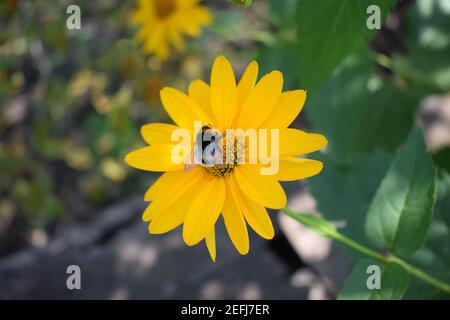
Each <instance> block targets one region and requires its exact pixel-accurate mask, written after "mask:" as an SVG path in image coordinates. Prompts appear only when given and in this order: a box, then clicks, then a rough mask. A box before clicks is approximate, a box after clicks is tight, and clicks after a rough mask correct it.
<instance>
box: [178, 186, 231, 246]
mask: <svg viewBox="0 0 450 320" xmlns="http://www.w3.org/2000/svg"><path fill="white" fill-rule="evenodd" d="M203 180H204V181H202V185H201V187H200V188H199V192H198V194H197V196H196V197H195V198H194V199H193V200H192V204H191V206H190V208H189V210H188V212H187V214H186V220H185V222H184V225H183V239H184V241H185V242H186V244H187V245H189V246H192V245H195V244H197V243H198V242H200V241H201V240H202V239H204V238H205V237H206V235H207V233H208V232H210V231H211V229H212V227H213V225H214V224H215V223H216V221H217V218H218V217H219V214H220V212H221V211H222V208H223V202H224V200H225V184H224V182H223V179H217V178H211V177H206V178H204V179H203Z"/></svg>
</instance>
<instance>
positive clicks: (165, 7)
mask: <svg viewBox="0 0 450 320" xmlns="http://www.w3.org/2000/svg"><path fill="white" fill-rule="evenodd" d="M153 3H154V6H155V10H156V14H157V15H158V17H159V18H165V17H167V16H169V15H170V14H171V13H172V12H173V11H174V10H175V0H153Z"/></svg>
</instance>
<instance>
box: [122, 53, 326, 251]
mask: <svg viewBox="0 0 450 320" xmlns="http://www.w3.org/2000/svg"><path fill="white" fill-rule="evenodd" d="M257 76H258V64H257V63H256V62H255V61H253V62H251V63H250V64H249V65H248V67H247V69H246V71H245V73H244V74H243V76H242V78H241V79H240V81H239V83H238V84H237V85H236V80H235V76H234V72H233V69H232V67H231V65H230V63H229V62H228V61H227V59H226V58H225V57H223V56H219V57H218V58H216V60H215V62H214V65H213V68H212V72H211V85H210V86H209V85H208V84H206V83H205V82H203V81H201V80H196V81H193V82H192V83H191V84H190V85H189V90H188V91H189V92H188V95H186V94H184V93H182V92H180V91H178V90H176V89H172V88H164V89H162V90H161V100H162V103H163V105H164V108H165V110H166V111H167V113H168V114H169V116H170V117H171V118H172V120H173V121H174V122H175V125H172V124H165V123H153V124H147V125H144V126H143V127H142V129H141V133H142V136H143V138H144V140H145V141H146V142H147V143H148V144H149V146H147V147H144V148H141V149H138V150H136V151H133V152H130V153H129V154H127V156H126V157H125V161H126V162H127V163H128V164H129V165H130V166H133V167H135V168H137V169H141V170H147V171H158V172H165V173H164V174H163V175H162V176H161V177H160V178H159V179H158V180H157V181H156V182H155V183H154V184H153V185H152V186H151V187H150V188H149V189H148V191H147V192H146V194H145V197H144V199H145V200H146V201H149V202H150V204H149V206H148V207H147V209H146V210H145V211H144V213H143V220H144V221H145V222H150V224H149V232H150V233H153V234H160V233H165V232H168V231H170V230H172V229H174V228H176V227H178V226H180V225H183V239H184V241H185V242H186V244H187V245H189V246H192V245H195V244H197V243H199V242H201V241H202V240H205V241H206V245H207V247H208V250H209V252H210V255H211V258H212V259H213V260H215V257H216V247H215V223H216V221H217V219H218V218H219V216H220V215H222V217H223V219H224V222H225V227H226V229H227V231H228V234H229V236H230V238H231V241H232V242H233V244H234V246H235V247H236V249H237V250H238V251H239V253H241V254H247V253H248V251H249V237H248V232H247V223H248V225H250V227H251V228H253V230H255V231H256V232H257V233H258V234H259V235H260V236H261V237H263V238H265V239H271V238H272V237H273V236H274V228H273V226H272V222H271V220H270V218H269V216H268V214H267V211H266V208H272V209H281V208H283V207H285V205H286V195H285V193H284V190H283V188H282V187H281V185H280V183H279V181H293V180H299V179H304V178H308V177H311V176H313V175H316V174H318V173H319V172H320V171H321V170H322V167H323V165H322V163H321V162H320V161H316V160H311V159H306V158H300V157H298V156H300V155H304V154H308V153H311V152H314V151H317V150H319V149H321V148H322V147H324V146H325V145H326V143H327V140H326V139H325V137H324V136H322V135H319V134H312V133H306V132H303V131H301V130H297V129H292V128H288V126H289V125H290V124H291V123H292V122H293V121H294V119H295V118H296V117H297V115H298V114H299V113H300V111H301V109H302V107H303V104H304V102H305V99H306V92H305V91H304V90H293V91H287V92H282V87H283V76H282V74H281V73H280V72H279V71H273V72H271V73H269V74H267V75H265V76H264V77H262V78H261V79H260V80H259V82H258V83H256V80H257ZM198 120H200V121H202V123H203V124H206V126H204V127H202V128H201V132H202V131H203V130H204V128H211V129H212V130H216V131H218V132H220V133H223V132H226V131H227V130H226V129H233V128H234V129H238V128H243V129H246V130H251V129H252V128H253V129H257V130H260V132H262V131H264V130H262V129H270V130H272V131H273V132H275V133H277V134H278V137H279V145H278V146H277V147H278V150H275V151H276V153H277V157H276V159H275V160H276V161H278V164H279V167H278V170H277V172H275V173H273V174H263V173H262V170H261V169H263V168H267V165H268V164H267V163H265V162H263V160H264V159H263V157H259V158H258V159H257V161H256V163H250V162H248V161H247V160H248V157H249V154H250V144H249V143H247V141H245V143H244V144H243V145H240V144H238V143H236V141H235V140H233V141H234V142H233V141H232V142H231V143H227V141H228V140H226V141H225V145H224V144H223V143H222V144H221V147H222V148H224V149H223V150H224V152H223V154H227V155H228V153H227V152H228V151H229V149H225V147H226V145H228V146H231V151H232V152H231V153H233V154H235V155H236V154H237V153H239V152H238V151H237V150H238V149H240V152H241V154H245V156H244V161H242V162H237V161H236V159H233V161H232V162H225V165H223V164H222V165H219V164H217V165H216V164H213V165H212V166H211V165H206V164H205V163H202V162H200V164H198V165H194V166H193V167H192V168H191V169H188V170H186V164H185V163H179V162H176V161H174V154H175V155H176V154H178V153H177V152H178V151H176V152H174V150H178V149H177V147H178V146H180V144H179V142H178V141H173V139H172V134H173V133H174V132H178V131H179V130H180V128H184V129H187V130H186V131H188V132H189V133H190V134H191V135H192V136H193V137H197V138H194V139H193V141H192V142H191V143H190V144H188V145H187V148H188V150H185V151H187V152H188V153H189V152H192V151H193V150H194V151H195V148H196V147H195V143H197V139H199V138H198V137H199V130H198V127H197V129H195V125H194V122H195V121H198ZM274 137H276V136H274ZM227 139H228V138H227ZM269 140H270V141H269V142H268V144H269V145H270V144H271V141H272V140H274V138H273V137H272V136H271V138H270V139H269ZM218 141H221V140H218ZM184 146H186V144H185V145H184ZM238 147H240V148H238ZM190 154H191V155H192V153H190ZM184 156H185V155H184ZM186 159H189V157H188V158H186ZM186 161H188V160H186ZM208 164H209V163H208Z"/></svg>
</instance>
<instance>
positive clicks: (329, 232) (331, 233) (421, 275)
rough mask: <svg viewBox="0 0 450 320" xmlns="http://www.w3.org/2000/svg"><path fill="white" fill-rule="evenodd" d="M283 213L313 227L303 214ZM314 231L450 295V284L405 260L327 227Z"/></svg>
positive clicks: (288, 210)
mask: <svg viewBox="0 0 450 320" xmlns="http://www.w3.org/2000/svg"><path fill="white" fill-rule="evenodd" d="M282 211H283V212H284V213H285V214H287V215H288V216H290V217H291V218H293V219H295V220H297V221H298V222H300V223H302V224H304V225H306V226H307V227H311V226H312V225H308V222H306V221H305V220H304V219H302V215H301V214H299V213H296V212H294V211H292V210H291V209H289V208H284V209H283V210H282ZM305 222H306V223H305ZM312 229H314V230H316V231H317V232H320V233H321V234H322V235H324V236H327V237H329V238H332V239H334V240H337V241H340V242H342V243H343V244H345V245H347V246H348V247H350V248H353V249H355V250H356V251H359V252H361V253H363V254H365V255H367V256H369V257H372V258H374V259H376V260H378V261H381V262H383V263H396V264H398V265H400V266H402V267H403V268H404V269H405V270H406V271H407V272H408V273H410V274H411V275H413V276H415V277H416V278H418V279H421V280H422V281H425V282H426V283H428V284H429V285H431V286H433V287H435V288H438V289H440V290H442V291H445V292H447V293H450V284H447V283H445V282H443V281H441V280H439V279H436V278H434V277H433V276H430V275H429V274H427V273H426V272H425V271H423V270H421V269H419V268H417V267H415V266H413V265H411V264H409V263H408V262H406V261H405V260H403V259H401V258H399V257H397V256H394V255H392V254H390V255H387V256H385V255H383V254H381V253H379V252H377V251H375V250H373V249H370V248H368V247H366V246H364V245H362V244H360V243H358V242H356V241H354V240H352V239H350V238H348V237H347V236H345V235H343V234H342V233H340V232H338V231H337V230H336V229H331V228H327V227H326V226H317V225H315V226H314V227H313V228H312Z"/></svg>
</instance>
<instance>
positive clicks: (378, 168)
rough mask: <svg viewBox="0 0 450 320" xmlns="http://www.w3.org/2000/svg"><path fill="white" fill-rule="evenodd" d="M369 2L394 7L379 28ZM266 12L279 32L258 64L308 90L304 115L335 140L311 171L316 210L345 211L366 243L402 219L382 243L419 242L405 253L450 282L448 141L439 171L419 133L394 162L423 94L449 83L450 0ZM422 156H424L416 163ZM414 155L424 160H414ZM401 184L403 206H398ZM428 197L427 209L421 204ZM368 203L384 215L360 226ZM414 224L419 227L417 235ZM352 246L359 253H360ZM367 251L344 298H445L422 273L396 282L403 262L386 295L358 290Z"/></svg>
mask: <svg viewBox="0 0 450 320" xmlns="http://www.w3.org/2000/svg"><path fill="white" fill-rule="evenodd" d="M371 4H376V5H378V6H379V7H380V9H381V20H382V21H385V20H386V18H387V16H388V14H389V15H390V16H389V19H388V21H387V22H386V24H385V26H384V27H383V28H382V30H368V29H367V28H366V19H367V18H368V16H369V14H367V12H366V8H367V7H368V5H371ZM270 12H271V18H270V21H271V23H272V24H273V25H274V26H276V30H277V31H276V34H275V35H273V36H272V38H271V39H270V41H265V43H264V45H263V46H262V48H261V50H259V59H260V62H261V65H263V66H265V67H264V68H266V67H267V68H279V69H280V70H281V71H283V73H284V75H285V78H286V84H287V86H288V87H289V88H297V87H301V88H305V89H307V90H308V99H307V102H306V107H305V112H306V115H307V121H308V123H309V124H310V125H311V126H312V127H313V129H314V130H316V131H317V132H320V133H323V134H325V135H326V136H327V138H328V139H329V145H328V148H327V151H326V152H325V154H324V155H320V156H317V155H315V156H314V158H319V159H321V160H322V161H323V162H324V164H325V166H324V171H323V172H322V173H321V174H320V175H318V176H317V177H314V178H312V179H310V182H309V183H310V186H311V191H312V193H313V195H314V196H315V198H316V199H317V205H318V209H319V211H320V212H321V213H322V215H323V216H324V218H326V219H329V220H333V221H340V222H341V223H342V222H344V227H343V228H342V229H340V230H339V231H341V232H342V233H343V234H345V235H346V236H348V237H350V238H352V239H354V240H356V241H358V242H359V243H361V244H364V245H366V246H371V247H376V245H378V246H380V242H382V241H383V238H380V237H382V236H386V235H389V232H391V231H392V230H394V229H395V228H396V227H398V228H399V229H400V230H395V232H397V233H400V234H401V235H400V237H399V238H401V242H402V244H401V245H398V243H395V244H393V243H383V244H381V248H382V250H386V251H388V252H392V251H394V252H397V251H402V249H404V248H406V247H408V245H409V244H411V245H412V244H414V248H413V249H414V250H412V249H411V248H409V249H411V250H409V252H408V254H404V255H403V256H402V258H404V259H406V260H407V261H411V262H412V263H414V264H415V265H417V266H420V267H421V268H423V270H425V272H428V273H429V274H432V275H434V276H436V277H437V278H439V279H441V280H442V281H444V282H447V283H448V282H449V281H450V264H449V262H448V261H447V260H448V257H450V251H449V250H450V249H449V248H448V245H447V244H449V243H450V224H449V222H450V220H449V219H448V217H447V216H448V214H449V213H450V210H449V209H450V207H448V202H449V199H450V190H449V188H448V181H449V177H448V174H447V173H444V172H445V171H446V170H447V171H448V166H449V163H450V161H448V160H449V159H450V158H449V153H448V147H447V148H444V149H442V150H440V151H439V152H436V153H435V154H434V156H433V160H434V166H436V167H437V168H438V169H437V170H438V172H439V173H438V175H437V176H435V175H434V174H433V172H434V171H433V170H434V169H433V165H432V164H431V160H430V159H431V158H430V157H429V155H427V154H426V153H425V148H424V147H421V148H419V147H418V146H420V143H419V142H417V141H420V139H419V138H417V137H416V138H413V137H411V138H410V142H409V145H410V147H409V149H408V150H409V151H405V152H406V153H404V154H403V157H404V159H403V160H395V161H397V165H396V166H395V165H394V164H392V162H393V161H394V159H395V158H396V156H399V153H401V152H402V151H401V150H403V149H401V147H402V146H403V145H404V144H405V142H406V140H407V138H408V137H409V136H411V134H410V133H411V130H412V129H413V126H414V123H415V119H416V117H417V107H418V106H419V104H420V102H421V100H422V99H423V98H425V97H426V96H427V95H431V94H448V93H449V92H450V73H449V70H450V69H449V68H450V60H449V58H448V57H450V51H449V50H450V24H449V21H450V6H449V2H448V1H445V0H443V1H442V0H416V1H414V0H403V1H394V0H392V1H391V0H379V1H365V0H362V1H340V0H336V1H335V0H330V1H313V0H288V1H282V2H281V1H276V0H272V1H270ZM417 132H418V131H416V136H417V135H419V136H420V135H421V133H420V132H419V133H417ZM422 145H423V143H422ZM414 146H417V148H418V149H414ZM405 148H406V147H405ZM419 149H420V150H419ZM414 150H415V151H414ZM408 152H409V153H408ZM415 157H417V158H415ZM417 159H428V160H427V161H422V162H420V161H419V162H420V163H419V162H417V163H416V162H414V161H416V160H417ZM399 161H400V162H401V161H403V163H400V164H399ZM411 164H416V165H417V167H415V169H414V170H411V171H408V170H407V169H408V168H410V169H411V167H410V165H411ZM389 168H390V169H389ZM388 170H389V171H388ZM406 171H408V173H406ZM424 172H428V174H427V178H426V179H425V178H424V175H423V173H424ZM408 175H409V177H408ZM383 177H384V178H383ZM402 179H405V180H402ZM424 179H425V180H426V181H425V180H424ZM435 179H436V183H437V185H438V189H439V190H438V192H439V198H438V201H437V204H436V207H435V209H434V210H433V207H434V200H433V195H432V194H430V192H426V190H425V189H423V190H422V189H421V188H422V187H423V186H424V185H433V184H434V183H435ZM382 181H385V182H384V183H383V184H384V186H383V184H382ZM405 182H408V183H406V184H405ZM393 186H395V188H394V187H393ZM386 188H387V189H389V190H390V191H389V192H387V191H386V190H385V189H386ZM393 188H394V189H395V190H394V191H393ZM416 191H417V192H416ZM376 194H379V195H378V196H375V195H376ZM404 195H406V199H404V201H405V205H406V206H407V207H405V208H404V210H402V209H401V208H398V206H392V205H393V204H395V203H400V202H399V201H400V200H401V198H402V197H403V196H404ZM421 205H424V206H426V209H424V210H418V208H419V207H421ZM370 207H372V208H379V209H380V208H381V209H380V210H378V211H377V210H375V209H372V211H373V212H374V211H377V214H375V213H373V212H372V214H371V215H372V219H375V220H376V219H381V220H380V221H382V224H381V226H379V225H376V226H373V225H371V224H370V223H368V227H367V228H364V226H365V225H366V220H367V216H366V214H367V212H368V211H369V208H370ZM414 208H415V209H414ZM397 209H398V210H397ZM408 210H416V212H414V213H412V211H408ZM419 211H420V212H419ZM411 217H412V218H411ZM410 218H411V219H410ZM430 220H431V226H430V227H429V221H430ZM370 221H372V222H373V220H370ZM370 221H369V222H370ZM398 221H401V223H400V222H398ZM369 224H370V225H369ZM376 227H377V228H379V229H377V230H375V228H376ZM380 228H381V229H380ZM411 230H420V237H419V234H416V232H411ZM368 232H369V233H370V234H371V235H372V237H369V236H368V234H367V233H368ZM374 232H377V235H376V236H375V238H376V240H377V241H373V240H374V239H373V238H374V235H373V233H374ZM425 234H426V239H424V238H425ZM391 235H392V234H391ZM394 239H395V241H397V240H398V239H397V238H395V237H394ZM402 246H403V247H402ZM419 248H420V249H419ZM418 249H419V250H418ZM417 250H418V251H417ZM348 251H349V254H350V255H351V256H352V257H353V258H354V259H355V261H357V259H360V258H361V257H362V255H361V254H360V253H356V252H355V251H352V250H348ZM415 251H417V252H415ZM411 252H415V253H413V254H411ZM366 262H367V261H365V260H361V261H360V262H359V263H358V264H357V266H356V267H355V270H354V273H352V276H351V277H350V278H349V279H348V281H347V284H346V286H345V288H344V290H343V292H342V293H341V298H345V297H353V298H359V299H379V298H401V297H402V296H405V297H408V298H438V297H441V298H442V297H448V294H447V295H446V294H445V293H443V292H440V291H439V290H438V289H436V288H433V287H432V286H430V285H429V284H424V282H421V281H420V280H417V279H415V278H411V277H410V281H409V285H408V282H407V281H402V282H401V283H400V282H398V283H395V281H391V280H393V279H394V278H398V279H400V278H402V279H403V278H404V277H400V275H401V274H403V273H404V271H403V270H401V268H400V270H393V273H392V274H393V275H394V276H393V277H391V278H392V279H391V280H386V281H387V282H386V283H389V285H392V290H391V291H389V290H388V291H386V292H384V293H383V294H387V295H386V296H385V297H384V296H373V295H366V296H362V295H360V294H361V292H363V291H364V290H359V291H358V285H359V286H361V283H362V284H363V285H365V282H361V281H359V280H360V279H359V278H360V277H361V275H366V273H365V272H363V273H362V272H359V271H358V270H360V269H361V270H363V269H362V268H363V267H361V266H365V265H366V264H367V263H366ZM385 267H386V266H385ZM389 268H390V267H389ZM395 268H396V267H394V269H395ZM364 271H365V270H364ZM355 279H356V280H355ZM406 288H408V289H406ZM395 290H398V291H395ZM365 291H367V290H365ZM358 292H359V293H358ZM394 293H395V294H394ZM391 294H392V296H389V295H391Z"/></svg>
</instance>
